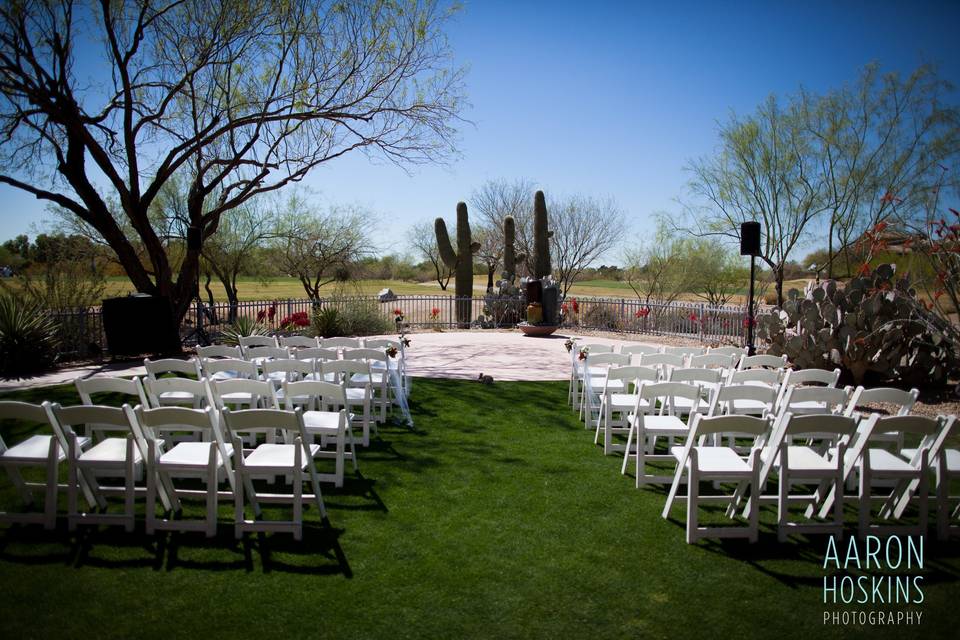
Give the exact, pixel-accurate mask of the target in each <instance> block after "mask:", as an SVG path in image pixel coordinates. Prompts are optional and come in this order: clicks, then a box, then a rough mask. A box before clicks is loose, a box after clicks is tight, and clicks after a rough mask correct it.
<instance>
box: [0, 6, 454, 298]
mask: <svg viewBox="0 0 960 640" xmlns="http://www.w3.org/2000/svg"><path fill="white" fill-rule="evenodd" d="M447 18H448V12H447V11H445V10H441V9H439V8H438V7H437V5H436V3H435V2H433V1H431V0H407V1H401V2H383V1H381V0H358V1H356V2H323V1H320V2H317V1H312V0H290V1H288V2H282V3H279V2H278V3H274V2H254V1H253V0H217V1H216V2H214V1H213V0H166V1H160V0H139V1H136V2H134V1H131V2H122V3H121V2H113V1H111V0H99V1H96V2H93V3H85V2H74V1H71V0H59V1H58V0H50V1H39V0H36V1H33V0H19V1H16V2H5V3H2V4H0V88H2V96H3V97H2V99H0V130H2V135H3V137H2V138H0V144H2V146H0V161H2V168H0V184H6V185H10V186H12V187H14V188H17V189H20V190H23V191H25V192H27V193H30V194H32V195H34V196H35V197H37V198H39V199H41V200H45V201H47V202H51V203H54V204H55V205H58V206H59V207H62V208H63V209H65V210H67V211H70V212H71V213H72V214H74V215H75V216H77V217H78V218H80V219H81V220H82V221H83V222H84V223H86V224H87V225H89V226H90V227H92V228H93V229H95V230H96V232H97V233H98V234H99V235H100V236H102V238H103V239H104V241H105V242H106V243H107V244H109V245H110V247H111V248H112V250H113V251H114V252H115V253H116V255H117V258H118V260H119V262H120V263H121V264H122V265H123V268H124V270H125V271H126V273H127V275H128V276H129V278H130V280H131V281H132V282H133V285H134V286H135V287H136V288H137V290H138V291H141V292H144V293H150V294H155V295H163V296H168V297H169V299H170V300H171V304H172V306H173V308H174V311H175V313H176V315H177V317H182V315H183V314H184V313H185V311H186V310H187V308H188V306H189V303H190V299H191V297H192V296H193V294H194V292H195V291H196V286H197V272H198V262H199V256H200V253H201V249H202V247H201V246H200V245H202V242H203V241H204V240H206V239H207V238H209V237H210V236H212V235H213V234H214V233H216V232H217V229H218V226H219V224H220V219H221V216H222V215H223V214H224V212H226V211H229V210H231V209H233V208H235V207H237V206H239V205H241V204H243V203H244V202H246V201H247V200H249V199H250V198H252V197H254V196H256V195H258V194H262V193H266V192H271V191H276V190H278V189H281V188H282V187H284V186H285V185H288V184H291V183H296V182H299V181H300V180H302V179H303V178H304V177H305V176H306V175H307V174H308V173H309V172H310V171H311V170H312V169H313V168H314V167H317V166H318V165H320V164H322V163H324V162H327V161H329V160H332V159H334V158H337V157H339V156H341V155H344V154H346V153H349V152H351V151H354V150H363V151H365V152H368V153H376V154H378V155H380V156H381V157H385V158H386V159H388V160H390V161H393V162H397V163H401V164H402V163H408V162H432V161H438V160H442V159H443V158H445V157H446V156H447V155H448V154H449V153H450V152H451V151H453V150H454V148H453V137H454V134H455V131H454V129H453V128H452V125H453V124H455V123H456V122H457V120H458V113H459V110H460V108H461V102H462V99H461V93H462V72H461V70H459V69H457V68H455V67H454V66H453V64H452V60H451V52H450V48H449V46H448V44H447V41H446V39H445V37H444V34H443V31H442V28H443V26H444V24H445V22H446V20H447ZM81 70H82V71H81ZM175 176H179V177H180V178H181V179H182V180H184V182H185V184H186V191H185V192H186V202H185V211H186V214H185V219H183V220H181V221H180V223H181V224H180V228H181V230H184V231H186V230H190V233H189V235H190V236H191V237H193V238H197V239H198V240H199V242H191V243H187V245H188V246H186V247H183V246H182V245H183V243H182V242H181V243H180V247H178V248H177V250H176V251H175V252H174V251H171V250H170V244H169V243H168V242H167V241H166V239H165V238H163V237H162V236H163V234H162V233H158V231H157V229H155V228H154V226H153V225H152V223H151V218H150V216H149V215H148V212H149V211H150V210H151V207H152V205H153V203H154V201H155V200H156V199H157V197H158V194H159V193H160V192H161V190H162V189H163V187H164V185H165V184H166V183H167V182H168V181H170V180H171V179H174V177H175ZM114 203H115V205H116V206H113V204H114ZM141 255H142V258H141Z"/></svg>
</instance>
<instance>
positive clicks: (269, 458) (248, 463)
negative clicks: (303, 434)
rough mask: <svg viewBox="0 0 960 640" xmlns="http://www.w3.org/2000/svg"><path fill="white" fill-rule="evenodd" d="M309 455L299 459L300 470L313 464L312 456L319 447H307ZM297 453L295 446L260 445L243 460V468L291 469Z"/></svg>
mask: <svg viewBox="0 0 960 640" xmlns="http://www.w3.org/2000/svg"><path fill="white" fill-rule="evenodd" d="M309 449H310V455H309V456H307V455H303V456H302V457H301V463H302V464H301V468H302V469H306V468H307V465H309V464H312V463H313V460H312V458H313V456H315V455H316V454H317V452H318V451H320V445H318V444H311V445H309ZM296 452H297V445H295V444H272V443H266V444H261V445H260V446H259V447H257V448H256V449H254V450H253V452H251V453H250V455H248V456H247V457H246V458H244V460H243V465H244V466H245V467H248V468H249V467H271V468H288V469H292V468H293V462H294V456H295V455H296Z"/></svg>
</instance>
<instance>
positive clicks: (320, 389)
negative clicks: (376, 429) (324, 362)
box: [283, 380, 347, 411]
mask: <svg viewBox="0 0 960 640" xmlns="http://www.w3.org/2000/svg"><path fill="white" fill-rule="evenodd" d="M283 403H284V408H285V409H287V410H292V409H294V408H296V407H302V408H303V409H304V410H305V411H328V410H330V409H331V408H335V409H337V410H339V409H341V408H344V407H346V406H347V394H346V391H344V388H343V387H342V386H341V385H339V384H335V383H333V382H321V381H319V380H302V381H299V382H284V383H283Z"/></svg>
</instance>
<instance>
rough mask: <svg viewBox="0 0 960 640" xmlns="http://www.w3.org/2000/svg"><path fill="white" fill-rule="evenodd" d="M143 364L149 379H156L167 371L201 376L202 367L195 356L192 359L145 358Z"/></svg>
mask: <svg viewBox="0 0 960 640" xmlns="http://www.w3.org/2000/svg"><path fill="white" fill-rule="evenodd" d="M143 366H144V368H145V369H146V370H147V379H148V380H154V379H156V378H157V376H161V375H163V374H165V373H174V374H177V375H178V376H179V375H183V376H186V377H193V378H199V377H200V367H199V364H198V363H197V361H196V360H195V359H193V358H191V359H190V360H180V359H178V358H164V359H163V360H151V359H150V358H144V360H143Z"/></svg>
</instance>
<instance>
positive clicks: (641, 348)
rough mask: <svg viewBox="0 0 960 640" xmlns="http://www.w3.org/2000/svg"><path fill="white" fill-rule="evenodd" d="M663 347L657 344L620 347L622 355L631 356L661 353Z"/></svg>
mask: <svg viewBox="0 0 960 640" xmlns="http://www.w3.org/2000/svg"><path fill="white" fill-rule="evenodd" d="M662 349H663V348H662V347H660V346H658V345H655V344H625V345H623V346H621V347H620V353H625V354H627V355H629V356H634V355H637V356H638V355H641V354H644V353H661V352H662Z"/></svg>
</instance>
